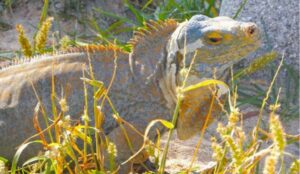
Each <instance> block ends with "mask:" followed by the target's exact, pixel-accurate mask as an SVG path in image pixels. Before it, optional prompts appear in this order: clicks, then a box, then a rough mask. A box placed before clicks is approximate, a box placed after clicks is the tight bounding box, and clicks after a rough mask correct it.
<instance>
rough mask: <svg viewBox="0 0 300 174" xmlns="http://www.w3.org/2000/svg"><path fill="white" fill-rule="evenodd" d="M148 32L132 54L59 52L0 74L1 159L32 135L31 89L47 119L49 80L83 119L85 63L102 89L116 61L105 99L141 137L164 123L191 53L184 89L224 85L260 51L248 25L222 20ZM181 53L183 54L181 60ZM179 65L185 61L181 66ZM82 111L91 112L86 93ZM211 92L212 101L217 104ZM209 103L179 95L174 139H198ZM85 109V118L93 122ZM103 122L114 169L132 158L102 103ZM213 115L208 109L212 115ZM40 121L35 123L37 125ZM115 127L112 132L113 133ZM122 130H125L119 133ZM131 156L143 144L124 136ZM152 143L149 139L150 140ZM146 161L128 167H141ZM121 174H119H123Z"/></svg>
mask: <svg viewBox="0 0 300 174" xmlns="http://www.w3.org/2000/svg"><path fill="white" fill-rule="evenodd" d="M147 26H148V29H147V30H140V31H139V32H137V33H136V34H135V36H134V38H133V39H132V40H131V41H130V43H131V44H132V45H133V51H132V52H131V53H126V52H123V51H122V50H120V49H118V48H116V47H114V46H108V47H106V46H87V47H82V48H75V49H73V50H71V51H68V52H66V53H58V54H55V55H50V56H46V55H45V56H41V57H40V58H36V59H33V60H31V61H28V62H23V63H19V64H18V65H12V66H9V67H7V68H4V69H3V70H1V71H0V91H1V92H0V155H1V156H4V157H6V158H8V159H12V157H13V155H14V152H15V147H17V146H18V145H20V144H21V143H22V142H23V141H24V140H25V139H26V138H28V137H30V136H31V135H33V134H35V133H36V132H35V130H34V128H33V126H32V116H33V111H34V108H35V106H36V104H37V103H38V100H37V97H36V95H35V93H34V91H33V87H34V89H35V90H36V92H37V95H38V96H39V98H40V100H41V103H42V104H43V106H44V108H45V111H46V113H47V114H48V115H49V116H51V115H52V114H51V100H50V98H51V80H52V74H53V75H54V78H55V91H56V94H57V98H64V97H65V98H66V100H67V101H68V105H69V111H68V112H67V113H66V114H69V115H70V116H71V118H72V119H80V116H81V115H82V113H83V106H84V97H83V96H84V95H83V83H82V80H81V79H80V77H82V71H85V76H86V77H87V78H91V76H90V74H89V72H90V70H89V66H88V65H89V59H90V60H91V65H92V67H93V72H94V75H95V79H97V80H100V81H103V82H104V84H105V85H106V87H107V85H108V84H109V83H110V81H111V79H112V74H113V69H114V65H115V64H114V61H115V58H114V57H115V56H116V57H117V59H116V61H115V62H116V64H117V72H116V76H115V79H114V83H113V85H112V87H111V89H110V92H109V96H110V98H111V100H112V102H113V104H114V105H115V107H116V109H117V111H118V112H119V114H120V116H121V117H122V118H124V119H125V120H127V121H128V122H130V123H132V124H133V125H134V126H136V127H138V129H139V130H141V131H144V129H145V127H146V126H147V124H148V123H149V122H150V121H151V120H153V119H156V118H161V119H166V120H170V119H171V115H172V111H173V109H174V106H175V102H176V100H177V94H176V88H177V87H178V86H180V85H181V84H182V79H183V76H184V73H183V72H184V71H185V70H186V66H187V65H189V64H190V63H191V60H192V57H193V55H194V53H195V52H196V51H197V52H198V53H197V56H196V57H195V64H193V66H192V71H191V76H190V77H189V78H188V79H187V84H188V85H190V84H194V83H198V82H200V81H202V80H204V79H210V78H213V73H212V72H213V71H212V69H217V71H216V77H217V78H218V79H223V75H224V73H225V70H226V69H227V68H228V67H230V66H231V65H232V64H234V63H235V62H237V61H238V60H240V59H241V58H242V57H244V56H245V55H247V54H248V53H249V52H252V51H254V50H255V49H256V48H257V47H258V45H259V34H258V29H257V27H256V26H255V24H253V23H245V22H238V21H234V20H232V19H230V18H227V17H217V18H208V17H205V16H203V15H196V16H194V17H193V18H191V19H190V20H189V21H186V22H183V23H181V24H177V23H176V22H175V21H174V20H168V21H166V22H158V23H156V22H149V23H148V24H147ZM185 53H186V54H185ZM183 58H185V59H183ZM88 91H89V99H90V100H89V106H92V100H91V98H92V91H93V90H92V87H89V88H88ZM224 94H225V92H224V91H222V90H218V92H217V96H218V97H220V98H222V97H223V98H224ZM211 97H212V93H211V89H210V88H208V87H207V88H201V89H199V90H194V91H191V92H188V93H186V94H185V95H184V98H183V103H182V107H181V108H180V113H179V119H178V122H177V128H178V129H177V131H178V135H179V138H180V139H187V138H189V137H191V136H192V135H194V134H195V133H196V132H199V130H200V128H201V127H202V125H203V122H204V118H205V115H206V114H207V110H208V109H207V108H208V105H209V104H210V101H211ZM214 106H215V108H217V107H218V103H214ZM91 108H92V107H89V109H90V110H89V115H90V118H93V116H92V115H93V112H92V109H91ZM102 110H103V112H104V113H105V116H106V120H105V123H104V125H103V127H104V130H105V133H107V134H108V136H109V138H110V140H111V141H113V142H114V143H115V144H116V146H117V149H118V156H117V159H116V160H117V163H121V162H122V161H125V160H126V159H127V158H128V157H129V156H130V155H131V154H132V153H131V152H130V151H129V150H128V149H129V148H128V147H127V143H126V141H125V138H124V135H123V133H122V132H120V128H119V127H117V124H116V123H115V121H114V119H113V118H112V117H111V114H112V111H111V109H110V107H109V105H108V104H105V107H104V108H102ZM218 113H219V110H218V109H215V110H213V112H212V115H213V116H214V115H216V114H218ZM40 119H41V118H40ZM115 127H117V128H115ZM125 128H126V126H125ZM127 131H128V134H129V135H131V136H130V139H131V141H132V144H133V145H134V149H135V150H137V149H139V148H140V146H141V144H142V137H140V136H139V135H137V134H136V133H135V132H133V131H132V130H130V129H127ZM151 137H155V134H151ZM29 149H30V150H25V152H24V153H23V155H22V156H23V157H25V158H28V157H29V156H32V155H35V154H36V149H38V147H37V148H36V149H35V148H33V147H30V148H29ZM146 158H147V156H146V155H145V154H143V155H142V156H139V157H137V158H136V159H134V160H133V161H132V162H134V163H137V162H142V161H144V160H145V159H146ZM124 173H126V172H124Z"/></svg>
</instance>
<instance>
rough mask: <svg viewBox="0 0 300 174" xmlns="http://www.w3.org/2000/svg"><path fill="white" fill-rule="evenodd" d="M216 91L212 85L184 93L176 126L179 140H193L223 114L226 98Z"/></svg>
mask: <svg viewBox="0 0 300 174" xmlns="http://www.w3.org/2000/svg"><path fill="white" fill-rule="evenodd" d="M215 89H216V87H215V86H214V85H210V86H207V87H202V88H199V89H195V90H192V91H188V92H186V93H184V97H183V99H182V102H181V105H180V110H179V117H178V120H177V125H176V126H177V136H178V138H179V139H181V140H186V139H189V138H191V137H192V136H194V135H195V134H196V133H199V132H201V131H202V129H203V128H204V126H208V125H209V124H210V123H211V122H212V121H213V119H214V118H215V117H217V116H218V115H220V114H221V111H222V108H221V105H222V104H223V103H224V98H225V96H224V95H221V96H218V92H219V91H217V90H215Z"/></svg>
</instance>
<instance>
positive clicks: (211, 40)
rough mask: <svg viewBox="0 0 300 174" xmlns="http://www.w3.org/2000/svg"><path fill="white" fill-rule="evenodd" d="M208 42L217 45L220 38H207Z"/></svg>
mask: <svg viewBox="0 0 300 174" xmlns="http://www.w3.org/2000/svg"><path fill="white" fill-rule="evenodd" d="M209 41H210V42H212V43H218V42H221V41H222V38H216V37H212V38H209Z"/></svg>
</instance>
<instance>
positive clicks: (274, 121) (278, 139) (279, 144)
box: [270, 114, 286, 153]
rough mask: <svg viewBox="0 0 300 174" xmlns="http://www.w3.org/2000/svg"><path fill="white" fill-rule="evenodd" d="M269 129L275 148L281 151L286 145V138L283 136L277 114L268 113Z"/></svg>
mask: <svg viewBox="0 0 300 174" xmlns="http://www.w3.org/2000/svg"><path fill="white" fill-rule="evenodd" d="M270 130H271V134H272V138H273V141H274V144H275V148H276V149H277V150H278V151H279V152H280V153H283V151H284V148H285V145H286V139H285V136H284V134H285V133H284V130H283V127H282V125H281V122H280V120H279V116H278V115H276V114H271V115H270Z"/></svg>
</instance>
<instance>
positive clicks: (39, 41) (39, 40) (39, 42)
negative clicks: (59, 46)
mask: <svg viewBox="0 0 300 174" xmlns="http://www.w3.org/2000/svg"><path fill="white" fill-rule="evenodd" d="M52 21H53V18H52V17H49V18H47V19H46V20H45V21H44V22H43V24H42V25H41V27H40V29H39V31H38V32H37V34H36V37H35V50H36V51H37V52H38V53H44V52H45V47H46V41H47V37H48V32H49V29H50V28H51V25H52Z"/></svg>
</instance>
